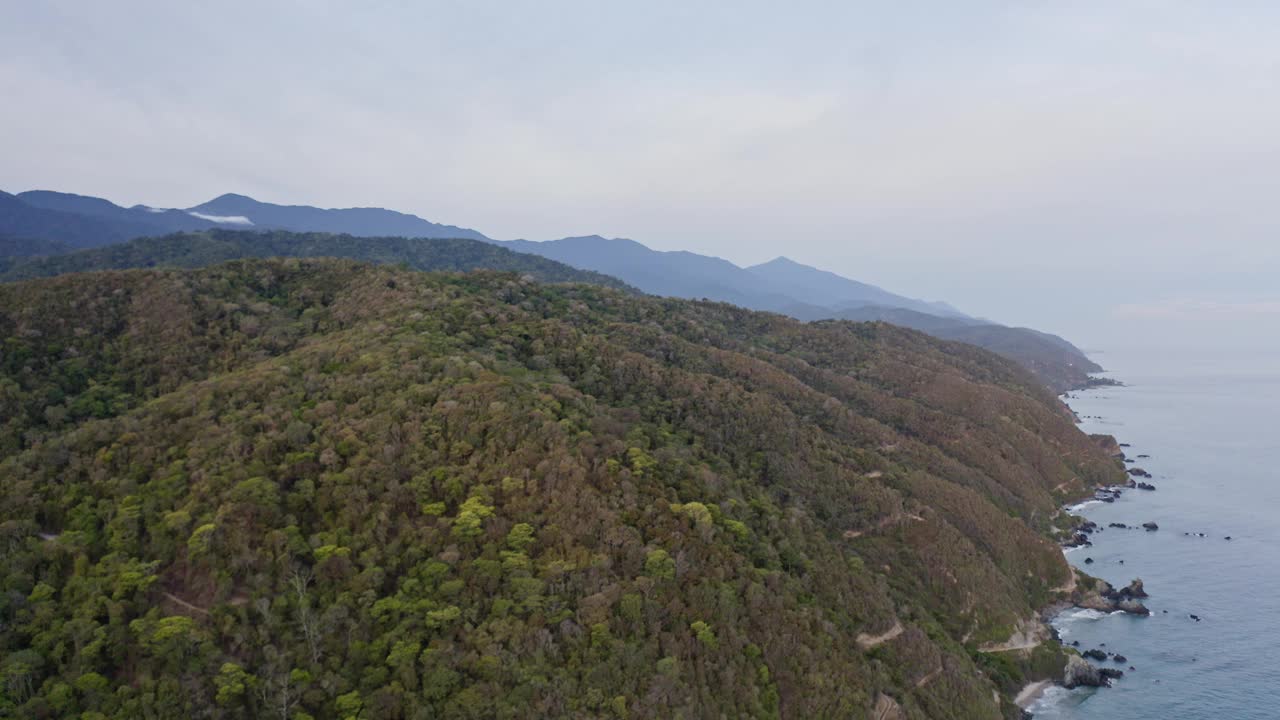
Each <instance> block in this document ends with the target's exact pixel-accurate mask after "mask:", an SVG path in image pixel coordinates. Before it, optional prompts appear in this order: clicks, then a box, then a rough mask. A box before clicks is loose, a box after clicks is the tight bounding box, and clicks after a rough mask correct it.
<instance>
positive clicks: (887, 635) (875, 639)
mask: <svg viewBox="0 0 1280 720" xmlns="http://www.w3.org/2000/svg"><path fill="white" fill-rule="evenodd" d="M901 634H902V623H901V622H899V621H897V620H894V621H893V627H891V628H889V629H888V630H886V631H884V632H882V633H880V634H879V635H868V634H866V633H858V638H857V643H858V647H859V648H861V649H863V650H870V649H871V648H873V647H876V646H877V645H883V644H884V643H887V642H889V641H890V640H892V639H894V638H896V637H898V636H899V635H901Z"/></svg>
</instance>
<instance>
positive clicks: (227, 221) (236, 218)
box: [187, 210, 253, 225]
mask: <svg viewBox="0 0 1280 720" xmlns="http://www.w3.org/2000/svg"><path fill="white" fill-rule="evenodd" d="M187 214H188V215H190V216H191V217H198V218H200V219H201V220H208V221H209V222H216V223H221V224H223V225H252V224H253V221H252V220H250V219H249V218H247V217H245V216H243V215H205V214H204V213H198V212H192V211H190V210H188V211H187Z"/></svg>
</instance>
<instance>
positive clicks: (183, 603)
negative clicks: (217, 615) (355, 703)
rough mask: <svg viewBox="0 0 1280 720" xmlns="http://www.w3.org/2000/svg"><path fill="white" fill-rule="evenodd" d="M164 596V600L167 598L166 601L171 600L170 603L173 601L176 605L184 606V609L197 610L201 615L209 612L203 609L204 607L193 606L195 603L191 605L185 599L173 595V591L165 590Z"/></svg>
mask: <svg viewBox="0 0 1280 720" xmlns="http://www.w3.org/2000/svg"><path fill="white" fill-rule="evenodd" d="M164 597H165V599H166V600H168V601H170V602H172V603H174V604H176V605H180V606H182V607H184V608H186V609H188V610H190V611H192V612H198V613H200V614H201V615H208V614H209V611H208V610H205V609H204V608H202V607H197V606H195V605H192V604H191V603H189V602H187V601H186V600H183V599H182V598H180V597H178V596H177V595H174V594H173V593H169V592H167V593H165V594H164Z"/></svg>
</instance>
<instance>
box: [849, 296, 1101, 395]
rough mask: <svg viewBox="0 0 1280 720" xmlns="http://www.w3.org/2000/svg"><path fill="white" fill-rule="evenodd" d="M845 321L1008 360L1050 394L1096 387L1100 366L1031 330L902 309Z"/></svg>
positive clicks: (856, 314)
mask: <svg viewBox="0 0 1280 720" xmlns="http://www.w3.org/2000/svg"><path fill="white" fill-rule="evenodd" d="M835 316H836V317H838V318H841V319H845V320H857V321H860V322H873V321H879V322H889V323H893V324H894V325H901V326H902V327H909V328H912V329H913V330H919V331H921V332H925V333H928V334H930V335H933V336H934V337H937V338H942V339H944V340H955V341H957V342H964V343H969V344H970V345H977V346H978V347H981V348H985V349H987V350H990V351H991V352H994V353H996V354H998V355H1003V356H1004V357H1007V358H1009V359H1010V360H1013V361H1014V362H1016V363H1018V364H1019V365H1021V366H1023V367H1025V368H1027V369H1028V370H1030V371H1031V372H1032V373H1033V374H1034V375H1035V376H1036V377H1038V378H1039V379H1040V381H1041V382H1043V383H1044V384H1045V385H1047V386H1048V387H1050V388H1052V389H1053V390H1054V391H1055V392H1065V391H1067V390H1074V389H1078V388H1082V387H1086V386H1088V385H1090V384H1091V383H1094V382H1096V381H1095V380H1094V379H1093V378H1091V377H1090V375H1089V374H1090V373H1096V372H1102V366H1100V365H1098V364H1097V363H1095V362H1094V361H1092V360H1090V359H1089V358H1088V357H1087V356H1086V355H1085V354H1084V353H1083V352H1081V351H1080V350H1079V349H1078V348H1076V346H1074V345H1072V344H1071V343H1069V342H1067V341H1066V340H1063V339H1062V338H1060V337H1058V336H1057V335H1050V334H1048V333H1042V332H1040V331H1038V330H1032V329H1031V328H1014V327H1007V326H1005V325H995V324H992V323H982V322H975V321H972V320H964V319H959V318H954V317H940V316H937V315H929V314H926V313H919V312H915V311H913V310H908V309H906V308H891V307H881V306H870V305H869V306H864V307H856V308H848V309H845V310H841V311H839V312H837V313H835Z"/></svg>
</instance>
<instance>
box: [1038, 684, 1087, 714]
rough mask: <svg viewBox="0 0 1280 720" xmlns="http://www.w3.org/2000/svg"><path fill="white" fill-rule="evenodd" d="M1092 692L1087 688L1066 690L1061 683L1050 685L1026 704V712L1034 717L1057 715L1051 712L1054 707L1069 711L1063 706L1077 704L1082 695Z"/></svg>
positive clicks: (1067, 706)
mask: <svg viewBox="0 0 1280 720" xmlns="http://www.w3.org/2000/svg"><path fill="white" fill-rule="evenodd" d="M1090 694H1092V691H1091V690H1089V689H1081V688H1076V689H1075V690H1068V689H1066V688H1064V687H1062V686H1061V685H1050V686H1049V687H1047V688H1045V690H1044V692H1043V693H1042V694H1041V695H1040V697H1038V698H1036V701H1035V702H1033V703H1031V704H1030V705H1029V706H1027V712H1029V713H1031V714H1032V715H1034V716H1035V717H1059V715H1058V714H1057V713H1055V712H1053V711H1054V710H1055V709H1056V708H1063V710H1062V711H1061V712H1069V711H1068V710H1066V709H1065V708H1069V707H1072V706H1075V705H1079V704H1080V701H1081V700H1082V699H1083V697H1082V696H1087V695H1090Z"/></svg>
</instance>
